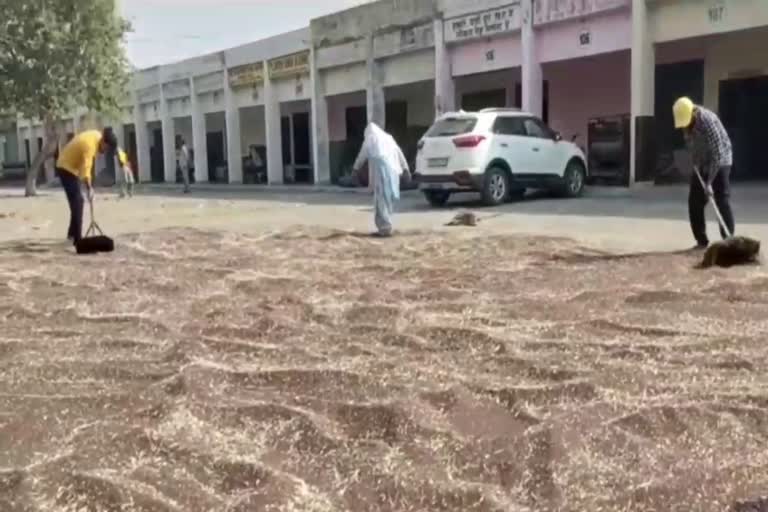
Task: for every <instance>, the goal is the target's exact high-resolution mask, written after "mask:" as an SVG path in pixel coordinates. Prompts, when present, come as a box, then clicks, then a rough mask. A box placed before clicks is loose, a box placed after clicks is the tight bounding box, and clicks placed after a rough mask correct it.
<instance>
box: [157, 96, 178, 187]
mask: <svg viewBox="0 0 768 512" xmlns="http://www.w3.org/2000/svg"><path fill="white" fill-rule="evenodd" d="M174 123H175V122H174V120H173V117H171V112H170V110H169V109H168V100H167V99H166V97H165V87H164V86H163V84H160V124H161V127H162V131H163V169H164V175H165V176H164V178H165V180H164V181H165V182H166V183H176V127H175V126H174Z"/></svg>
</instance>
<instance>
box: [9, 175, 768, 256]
mask: <svg viewBox="0 0 768 512" xmlns="http://www.w3.org/2000/svg"><path fill="white" fill-rule="evenodd" d="M733 195H734V197H733V205H734V210H735V213H736V220H737V231H738V232H739V233H741V234H745V235H749V236H753V237H756V238H759V239H761V240H766V241H768V200H767V199H768V186H766V185H757V186H750V185H741V186H736V187H735V188H734V194H733ZM22 196H23V191H22V190H21V189H17V188H6V189H2V190H0V240H13V239H53V240H56V239H61V238H62V237H63V235H64V233H66V224H67V222H68V210H67V205H66V202H65V199H64V195H63V192H62V191H61V190H60V189H58V190H57V189H49V190H44V191H43V192H42V193H41V196H40V197H37V198H31V199H27V198H24V197H22ZM398 209H399V213H398V215H397V217H396V228H397V229H401V230H424V229H457V228H444V227H443V224H444V223H445V222H447V221H448V220H449V219H450V218H451V217H452V216H453V214H454V213H455V212H456V211H458V210H472V211H475V212H476V213H478V215H479V216H480V217H485V216H488V218H487V219H485V220H484V222H481V224H480V226H478V227H477V228H474V230H475V231H476V232H477V234H482V233H483V232H488V233H526V234H541V235H551V236H567V237H572V238H575V239H577V240H580V241H582V242H584V243H586V244H588V245H590V246H593V247H596V248H604V249H611V250H619V251H632V252H635V251H638V252H642V251H656V250H675V249H681V248H687V247H690V246H691V245H692V244H693V239H692V237H691V234H690V228H689V226H688V220H687V215H688V213H687V190H686V189H685V188H684V187H677V186H675V187H641V188H637V189H633V190H631V191H629V190H626V189H611V188H592V189H589V190H588V192H587V194H586V195H585V196H584V197H583V198H580V199H572V200H566V199H556V198H551V197H547V196H545V195H541V194H532V195H529V197H527V198H526V199H525V200H523V201H518V202H514V203H510V204H507V205H504V206H502V207H498V208H484V207H482V206H481V205H480V203H479V202H478V201H477V197H476V196H473V195H466V196H463V197H462V196H457V197H456V198H454V199H452V201H451V202H450V203H449V205H448V207H447V208H444V209H434V208H431V207H429V206H428V205H427V204H426V202H425V200H424V199H423V198H422V196H421V194H419V193H418V192H407V193H404V195H403V199H402V201H401V202H400V204H399V205H398ZM96 210H97V211H96V215H97V220H98V221H99V224H100V225H101V226H102V228H104V230H105V231H107V232H108V233H109V234H114V235H118V234H120V233H130V232H137V231H145V230H149V229H159V228H167V227H175V226H186V227H198V228H201V229H225V230H235V231H248V232H265V231H271V230H276V229H286V228H290V227H291V226H295V225H303V226H323V227H328V228H335V229H348V230H356V231H368V230H371V229H372V227H373V225H372V224H373V212H372V210H371V197H370V196H369V195H367V194H365V193H361V191H341V190H334V191H330V190H322V191H313V190H310V189H302V188H294V189H292V188H288V187H281V188H274V189H269V190H265V189H263V188H262V189H259V188H256V187H248V186H243V187H231V186H220V187H216V186H205V187H203V186H201V187H198V188H197V189H196V190H195V191H194V192H193V193H192V194H190V195H186V196H185V195H182V194H181V193H180V188H177V187H167V186H159V187H157V186H155V187H153V186H149V187H145V188H142V189H139V191H138V193H137V196H136V197H134V198H133V199H130V200H119V199H118V198H117V197H116V196H115V194H114V193H111V192H107V191H102V192H101V193H98V194H97V201H96ZM86 217H87V216H86ZM708 218H709V220H710V235H711V236H712V237H713V239H714V237H715V233H716V231H715V230H716V227H715V220H714V219H715V218H714V214H712V213H711V212H710V213H709V215H708ZM460 229H461V228H460Z"/></svg>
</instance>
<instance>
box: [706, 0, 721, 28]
mask: <svg viewBox="0 0 768 512" xmlns="http://www.w3.org/2000/svg"><path fill="white" fill-rule="evenodd" d="M723 18H725V2H724V1H723V0H716V1H715V2H712V3H710V4H709V6H708V8H707V19H708V20H709V22H710V23H713V24H718V23H721V22H722V21H723Z"/></svg>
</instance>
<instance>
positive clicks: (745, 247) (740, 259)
mask: <svg viewBox="0 0 768 512" xmlns="http://www.w3.org/2000/svg"><path fill="white" fill-rule="evenodd" d="M693 172H694V173H696V177H697V178H698V179H699V183H701V188H702V189H704V191H705V192H707V184H706V183H705V182H704V178H702V176H701V173H700V172H699V169H698V167H696V166H694V167H693ZM707 196H708V198H709V199H708V202H709V203H710V204H712V208H713V209H714V210H715V215H716V216H717V222H718V224H720V229H722V230H723V233H725V240H722V241H719V242H714V243H712V244H710V245H709V247H707V250H706V251H704V258H703V260H702V262H701V264H700V267H701V268H710V267H714V266H718V267H726V268H727V267H732V266H734V265H745V264H748V263H756V262H757V257H758V254H759V253H760V241H759V240H755V239H753V238H748V237H745V236H733V233H731V230H730V229H728V226H727V225H726V223H725V220H724V219H723V216H722V214H721V213H720V208H718V207H717V202H716V201H714V200H713V198H712V197H711V196H710V195H709V194H707Z"/></svg>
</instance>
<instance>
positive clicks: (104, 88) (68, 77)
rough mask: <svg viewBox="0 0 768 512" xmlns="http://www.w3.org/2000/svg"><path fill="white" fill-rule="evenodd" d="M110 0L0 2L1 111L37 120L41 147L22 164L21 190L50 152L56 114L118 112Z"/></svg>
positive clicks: (123, 25) (120, 79) (122, 78)
mask: <svg viewBox="0 0 768 512" xmlns="http://www.w3.org/2000/svg"><path fill="white" fill-rule="evenodd" d="M129 30H130V25H129V24H128V22H126V21H125V20H123V19H122V18H121V17H120V16H118V15H117V12H116V6H115V0H0V108H2V109H3V110H5V111H6V112H15V113H17V114H20V115H21V116H23V117H24V118H27V119H39V120H40V121H42V124H43V127H44V132H45V137H44V143H43V148H42V150H41V151H40V152H39V153H38V154H37V156H36V157H35V159H34V161H33V162H32V165H31V167H30V168H29V169H27V185H26V195H27V196H33V195H35V194H36V179H37V175H38V173H39V172H40V169H41V168H42V166H43V164H44V163H45V161H46V160H48V159H50V158H52V157H53V155H54V154H55V152H56V148H57V147H58V143H59V137H60V134H61V131H62V130H61V121H62V117H63V116H64V115H65V114H67V113H68V112H72V111H73V110H74V109H75V108H76V107H85V108H87V109H89V110H91V111H94V112H100V113H104V114H116V113H117V111H118V107H119V100H120V99H121V98H122V97H123V96H124V94H125V91H126V84H127V83H128V78H129V74H128V72H129V71H128V70H129V67H128V61H127V59H126V57H125V51H124V48H123V44H122V43H123V37H124V35H125V34H126V33H127V32H128V31H129Z"/></svg>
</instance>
